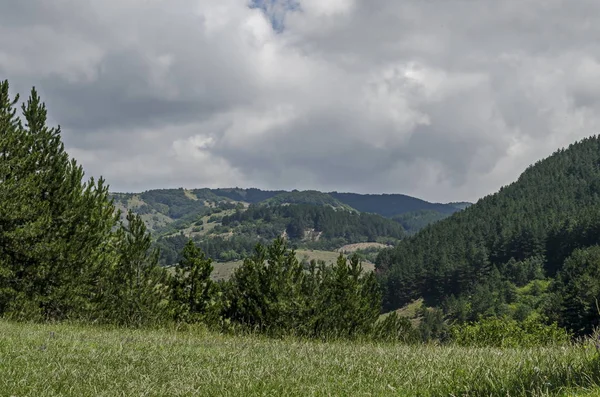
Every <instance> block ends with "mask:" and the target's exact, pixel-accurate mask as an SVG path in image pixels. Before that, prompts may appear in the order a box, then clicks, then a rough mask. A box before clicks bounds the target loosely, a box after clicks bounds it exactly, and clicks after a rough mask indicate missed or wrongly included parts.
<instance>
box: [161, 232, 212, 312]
mask: <svg viewBox="0 0 600 397" xmlns="http://www.w3.org/2000/svg"><path fill="white" fill-rule="evenodd" d="M212 271H213V265H212V260H211V259H210V258H207V257H206V255H205V254H204V252H202V251H201V250H200V249H199V248H198V247H196V245H195V244H194V242H193V241H192V240H188V242H187V244H186V245H185V247H184V249H183V253H182V259H181V261H180V262H179V263H178V264H177V265H176V266H175V275H174V276H173V278H172V280H171V294H172V299H171V302H172V304H173V310H174V316H175V319H177V320H178V321H184V322H196V321H200V320H202V319H205V320H206V319H207V316H209V315H210V314H212V315H213V318H212V319H210V320H209V321H211V320H214V315H215V314H216V313H214V307H215V294H216V285H215V283H214V281H212V280H211V278H210V275H211V273H212ZM211 309H212V311H213V313H209V311H211Z"/></svg>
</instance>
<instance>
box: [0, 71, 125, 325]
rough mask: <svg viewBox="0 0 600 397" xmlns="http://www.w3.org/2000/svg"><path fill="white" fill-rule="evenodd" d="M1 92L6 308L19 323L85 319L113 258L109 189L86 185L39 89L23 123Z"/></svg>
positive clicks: (0, 235)
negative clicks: (109, 247) (109, 246)
mask: <svg viewBox="0 0 600 397" xmlns="http://www.w3.org/2000/svg"><path fill="white" fill-rule="evenodd" d="M0 92H1V94H0V128H1V131H0V134H1V136H0V150H2V153H1V156H0V201H1V204H0V244H1V246H2V249H1V251H0V263H2V265H1V266H0V267H1V268H2V269H3V270H2V272H1V273H2V275H3V276H4V277H2V280H3V281H2V285H1V286H0V290H2V291H4V293H3V294H2V295H3V296H4V299H3V300H4V303H3V304H2V303H0V310H2V311H3V312H4V314H9V315H12V316H17V317H34V318H65V317H69V316H79V315H83V314H84V313H85V312H86V311H88V310H90V309H93V308H90V307H89V302H90V299H91V298H93V296H94V295H95V293H96V292H97V291H96V289H95V288H96V281H97V279H98V277H100V273H101V272H102V271H103V270H105V269H106V268H107V267H108V266H110V263H111V260H112V259H114V257H113V256H111V255H110V253H109V252H108V251H107V250H106V249H105V247H104V245H105V243H106V242H107V241H109V239H110V235H111V228H112V227H113V226H114V224H115V222H116V218H115V216H114V207H113V206H112V202H111V201H110V200H109V198H108V188H107V186H105V184H104V181H103V180H102V179H100V180H99V181H98V182H95V181H94V179H90V180H89V181H87V182H83V177H84V173H83V169H82V168H81V166H79V165H77V163H76V162H75V160H70V159H69V156H68V154H67V153H66V151H65V149H64V145H63V143H62V141H61V135H60V127H58V128H49V127H48V126H47V125H46V122H47V111H46V107H45V105H44V104H43V103H42V102H41V101H40V98H39V96H38V94H37V92H36V90H35V89H32V91H31V96H30V98H29V99H28V101H27V102H26V103H25V104H23V105H22V113H23V118H24V121H25V123H24V125H23V124H22V122H21V120H19V119H18V118H17V117H16V116H15V105H16V102H17V101H16V99H15V100H12V101H11V100H10V97H9V95H8V82H6V81H5V82H3V83H2V84H1V85H0ZM0 299H2V298H0Z"/></svg>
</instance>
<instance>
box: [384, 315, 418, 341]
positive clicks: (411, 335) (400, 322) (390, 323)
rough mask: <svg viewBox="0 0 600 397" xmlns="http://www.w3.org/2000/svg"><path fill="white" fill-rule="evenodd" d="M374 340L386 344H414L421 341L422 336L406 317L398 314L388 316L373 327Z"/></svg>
mask: <svg viewBox="0 0 600 397" xmlns="http://www.w3.org/2000/svg"><path fill="white" fill-rule="evenodd" d="M373 339H374V340H377V341H385V342H400V343H403V344H413V343H417V342H418V341H420V340H421V336H420V334H419V332H418V330H417V329H415V328H414V327H413V325H412V323H411V322H410V320H409V319H408V318H406V317H402V316H399V315H398V314H397V313H396V312H391V313H390V314H388V315H386V316H385V318H384V319H383V320H379V321H378V322H377V323H375V326H374V327H373Z"/></svg>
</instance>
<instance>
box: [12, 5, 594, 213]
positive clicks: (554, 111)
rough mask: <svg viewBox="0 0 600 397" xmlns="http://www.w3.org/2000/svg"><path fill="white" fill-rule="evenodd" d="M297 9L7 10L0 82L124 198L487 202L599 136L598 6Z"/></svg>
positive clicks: (99, 7)
mask: <svg viewBox="0 0 600 397" xmlns="http://www.w3.org/2000/svg"><path fill="white" fill-rule="evenodd" d="M293 3H294V2H293V1H289V0H285V1H284V0H279V1H270V0H269V1H267V2H264V3H262V6H263V8H264V9H266V12H265V11H264V10H262V9H260V8H251V7H249V3H248V2H245V1H240V0H195V1H187V0H186V1H184V0H172V1H166V0H119V1H116V0H105V1H102V2H100V1H91V2H80V1H76V0H61V1H60V2H58V3H57V2H53V3H50V2H42V1H40V0H37V1H29V2H4V3H2V5H0V76H2V77H6V78H8V79H9V80H10V82H11V83H12V84H13V87H14V88H15V89H18V90H19V91H21V92H22V93H25V91H27V90H28V89H29V87H30V86H31V85H36V86H37V88H38V89H39V90H40V92H41V94H42V95H43V98H44V100H46V102H47V104H48V107H49V110H50V115H51V118H52V121H53V122H55V123H60V124H61V125H62V127H63V130H64V137H65V140H66V143H67V146H68V147H69V151H70V153H71V154H72V155H73V156H75V157H76V158H78V159H79V160H80V162H81V163H82V164H83V165H84V167H85V168H86V170H87V172H88V174H91V175H96V176H98V175H100V174H102V175H104V176H105V177H106V178H107V179H108V181H109V182H110V183H111V185H112V186H113V187H114V188H115V189H117V190H139V189H146V188H156V187H170V186H171V187H179V186H189V187H200V186H232V185H240V186H257V187H263V188H287V189H291V188H299V189H302V188H305V189H307V188H316V189H323V190H340V191H341V190H346V191H359V192H400V193H406V194H412V195H416V196H419V197H424V198H426V199H430V200H435V201H449V200H476V199H477V198H478V197H481V196H482V195H485V194H488V193H491V192H493V191H495V190H497V189H498V188H499V187H500V186H501V185H503V184H506V183H509V182H511V181H513V180H515V179H516V178H517V177H518V175H519V173H520V172H521V171H522V170H523V169H524V168H525V167H526V166H527V165H529V164H530V163H532V162H535V161H536V160H538V159H539V158H541V157H544V156H547V155H549V154H550V153H552V152H553V151H554V150H556V149H557V148H558V147H560V146H565V145H568V144H569V143H571V142H572V141H574V140H576V139H579V138H582V137H584V136H587V135H591V134H594V133H596V132H597V131H598V129H599V127H600V117H598V116H597V114H599V113H598V111H599V110H600V83H598V82H599V81H600V79H599V77H600V43H598V42H597V40H595V39H594V38H595V37H598V34H600V27H598V25H597V24H596V23H594V21H595V20H596V19H597V17H598V16H600V5H599V4H598V3H597V2H595V1H592V0H581V1H578V2H576V3H573V2H568V3H567V2H566V1H563V0H552V1H530V2H522V1H518V0H507V1H502V2H497V1H491V0H483V1H479V2H466V1H462V0H431V1H427V2H424V1H420V0H407V1H402V2H397V1H393V0H382V1H377V2H372V1H366V0H331V1H316V0H299V1H298V7H296V8H294V7H291V6H290V5H291V4H293ZM273 21H274V22H275V23H276V24H278V27H280V26H279V24H283V29H279V28H278V29H274V28H273V27H272V26H271V23H272V22H273Z"/></svg>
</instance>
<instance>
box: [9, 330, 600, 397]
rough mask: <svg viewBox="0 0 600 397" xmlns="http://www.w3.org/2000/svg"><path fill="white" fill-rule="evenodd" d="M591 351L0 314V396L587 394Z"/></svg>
mask: <svg viewBox="0 0 600 397" xmlns="http://www.w3.org/2000/svg"><path fill="white" fill-rule="evenodd" d="M597 355H598V353H597V352H596V351H595V349H593V348H587V349H586V348H583V347H566V348H560V347H557V348H543V349H542V348H540V349H524V350H499V349H472V348H458V347H435V346H413V347H409V346H393V345H375V344H370V343H358V342H357V343H349V342H332V343H321V342H307V341H298V340H293V339H290V340H269V339H265V338H261V337H256V336H245V337H239V336H238V337H234V336H223V335H218V334H214V333H208V332H205V331H202V330H199V329H196V330H192V331H175V330H126V329H107V328H100V327H91V326H77V325H31V324H16V323H10V322H5V321H0V395H2V396H258V395H260V396H311V395H313V396H329V395H331V396H385V395H390V396H524V395H532V396H546V395H564V396H568V395H573V396H575V395H577V396H586V395H587V396H592V395H600V388H598V386H597V383H596V382H597V381H598V378H599V377H600V371H599V368H598V358H597Z"/></svg>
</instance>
